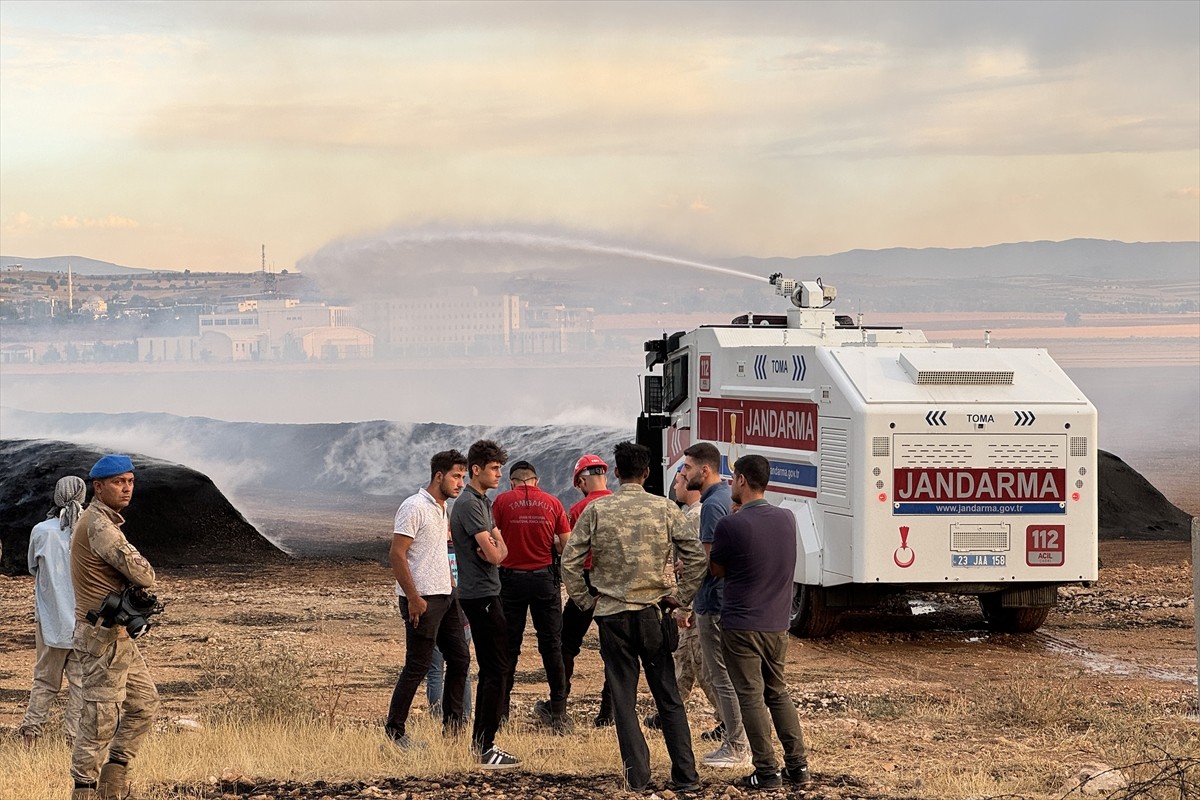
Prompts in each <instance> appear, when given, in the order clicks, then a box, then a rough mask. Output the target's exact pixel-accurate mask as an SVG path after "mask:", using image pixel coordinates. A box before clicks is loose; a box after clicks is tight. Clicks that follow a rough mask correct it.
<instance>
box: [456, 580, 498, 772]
mask: <svg viewBox="0 0 1200 800" xmlns="http://www.w3.org/2000/svg"><path fill="white" fill-rule="evenodd" d="M459 603H460V604H461V605H462V609H463V613H465V614H466V615H467V622H468V623H470V625H471V641H472V642H474V643H475V661H476V662H477V663H478V664H479V678H478V680H477V681H476V683H475V722H474V725H473V727H472V729H471V740H472V741H473V742H474V745H475V747H476V748H477V749H478V750H479V751H480V752H486V751H487V750H488V749H489V748H491V746H492V745H494V744H495V743H496V731H498V730H500V719H501V712H502V710H503V708H502V705H501V704H502V702H503V699H504V676H505V675H507V674H508V623H507V621H506V619H505V616H504V607H503V605H501V603H500V597H499V596H494V597H478V598H473V599H470V600H465V599H464V600H460V601H459ZM445 691H447V692H448V691H450V686H449V684H447V686H446V689H445Z"/></svg>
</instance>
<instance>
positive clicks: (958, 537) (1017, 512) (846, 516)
mask: <svg viewBox="0 0 1200 800" xmlns="http://www.w3.org/2000/svg"><path fill="white" fill-rule="evenodd" d="M771 284H772V285H773V286H774V287H775V291H776V294H777V295H780V296H782V297H786V298H787V299H788V300H790V301H791V304H792V307H791V308H788V309H786V311H785V312H783V313H779V312H776V313H773V314H758V313H755V314H745V315H743V316H740V317H738V318H736V319H734V320H733V321H732V322H730V323H729V324H727V325H705V326H702V327H700V328H697V329H695V330H692V331H687V332H683V331H680V332H678V333H675V334H671V335H665V334H664V336H663V337H662V338H661V339H655V340H651V341H649V342H647V343H646V347H645V350H646V372H645V374H644V376H643V383H644V392H643V404H642V405H643V408H642V413H641V415H640V416H639V418H638V423H637V438H638V441H639V442H640V443H642V444H644V445H646V446H648V447H649V448H650V449H651V452H652V453H654V454H655V457H656V458H657V459H658V460H657V461H656V462H654V463H657V464H660V465H661V469H652V470H651V476H650V480H649V481H647V483H646V488H647V490H649V491H656V492H658V493H659V494H662V493H663V492H664V487H669V486H670V485H671V480H670V478H671V476H673V475H674V473H675V471H676V470H677V469H678V467H679V465H680V464H681V463H682V461H683V451H684V449H686V448H687V447H689V446H690V445H691V444H694V443H696V442H700V441H706V442H711V443H713V444H714V445H716V447H717V449H718V450H720V451H721V453H722V456H723V459H722V472H723V474H724V475H725V477H726V479H727V480H728V479H729V477H730V472H731V468H732V464H733V462H734V461H736V460H737V459H738V458H739V457H740V456H743V455H746V454H749V453H757V454H758V455H761V456H764V457H765V458H766V459H767V460H768V461H769V462H770V464H771V483H770V485H769V486H768V488H767V499H768V500H769V501H770V502H772V503H775V504H777V505H780V506H782V507H783V508H786V509H788V510H790V511H791V512H792V514H793V515H795V518H796V551H797V562H796V574H795V595H794V598H793V603H792V623H791V631H792V633H794V634H795V635H797V636H803V637H816V636H825V635H828V634H829V633H832V632H833V630H834V629H835V628H836V627H837V624H838V619H839V617H840V615H841V613H842V612H843V611H845V610H847V609H850V608H862V607H868V606H871V605H874V604H875V603H877V602H878V601H879V600H880V599H881V598H882V597H884V596H886V595H890V594H895V593H899V592H903V591H906V590H907V591H914V590H915V591H937V592H952V593H960V594H973V595H977V596H978V597H979V602H980V606H981V607H982V610H983V615H984V617H985V618H986V620H987V622H988V623H989V625H990V626H991V627H993V628H994V629H997V630H1003V631H1012V632H1028V631H1033V630H1036V629H1037V628H1038V627H1040V626H1041V624H1042V623H1043V622H1045V620H1046V616H1047V614H1048V613H1049V610H1050V609H1051V608H1052V607H1053V606H1054V605H1055V603H1056V602H1057V597H1058V587H1059V586H1060V585H1064V584H1079V583H1087V582H1089V581H1094V580H1095V579H1096V576H1097V552H1098V548H1097V531H1098V525H1097V496H1096V492H1097V471H1096V429H1097V420H1096V408H1095V406H1093V405H1092V404H1091V403H1090V402H1089V401H1088V399H1087V398H1086V397H1085V396H1084V394H1083V392H1081V391H1080V390H1079V388H1078V387H1077V386H1075V384H1074V383H1072V382H1071V379H1070V378H1068V377H1067V375H1066V373H1064V372H1063V370H1062V368H1061V367H1059V366H1058V364H1056V363H1055V362H1054V360H1053V359H1052V358H1051V357H1050V355H1049V354H1048V353H1047V352H1046V351H1045V350H1043V349H1016V348H1013V349H1008V348H1000V347H992V346H991V345H990V342H989V341H988V340H987V339H985V337H983V336H981V337H980V345H981V346H979V347H953V346H952V345H950V344H947V343H938V342H930V341H928V340H927V339H926V338H925V335H924V333H922V332H921V331H917V330H906V329H904V328H901V327H893V326H869V325H863V324H861V321H856V320H854V319H853V318H851V317H850V316H846V315H839V314H838V313H836V311H834V309H833V308H831V307H830V306H831V304H832V303H833V301H834V300H835V299H836V298H837V292H836V290H835V289H834V288H833V287H832V286H826V285H825V284H824V283H823V282H822V281H821V280H820V279H817V280H815V281H794V280H791V279H788V278H783V277H782V276H781V275H779V274H775V275H773V276H771Z"/></svg>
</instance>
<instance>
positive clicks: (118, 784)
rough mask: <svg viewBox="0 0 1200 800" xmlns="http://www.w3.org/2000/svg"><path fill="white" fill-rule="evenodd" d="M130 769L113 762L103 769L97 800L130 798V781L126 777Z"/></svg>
mask: <svg viewBox="0 0 1200 800" xmlns="http://www.w3.org/2000/svg"><path fill="white" fill-rule="evenodd" d="M128 769H129V768H128V767H127V766H126V765H125V764H114V763H113V762H111V761H110V762H108V763H107V764H105V765H104V766H103V767H101V768H100V782H99V783H97V784H96V798H97V800H127V798H128V797H129V779H128V777H127V776H126V772H127V771H128ZM72 800H74V798H72Z"/></svg>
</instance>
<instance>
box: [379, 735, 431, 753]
mask: <svg viewBox="0 0 1200 800" xmlns="http://www.w3.org/2000/svg"><path fill="white" fill-rule="evenodd" d="M388 740H389V741H391V743H392V744H393V745H395V746H396V747H398V748H399V749H401V750H424V749H425V743H424V742H418V741H417V740H416V739H414V738H412V737H411V736H409V735H408V734H407V733H402V734H400V735H398V736H397V735H395V734H392V733H389V734H388Z"/></svg>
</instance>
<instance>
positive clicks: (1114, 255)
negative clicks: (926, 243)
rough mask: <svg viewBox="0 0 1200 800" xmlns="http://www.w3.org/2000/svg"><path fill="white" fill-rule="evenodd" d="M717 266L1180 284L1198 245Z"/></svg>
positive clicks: (1074, 245)
mask: <svg viewBox="0 0 1200 800" xmlns="http://www.w3.org/2000/svg"><path fill="white" fill-rule="evenodd" d="M721 263H722V264H725V265H728V266H731V267H734V268H736V269H742V270H746V271H748V272H753V273H755V274H759V275H762V274H767V273H770V272H782V273H783V274H784V275H786V276H789V277H795V278H812V277H816V276H818V275H823V276H824V277H826V278H829V279H830V280H836V278H837V276H838V275H869V276H876V277H909V278H965V277H974V276H979V277H989V278H994V277H1013V276H1018V275H1053V276H1059V277H1061V276H1066V275H1074V276H1079V277H1083V278H1088V279H1097V278H1102V279H1103V278H1109V279H1116V280H1131V279H1137V280H1168V281H1174V280H1182V281H1196V280H1197V279H1198V278H1200V242H1117V241H1108V240H1103V239H1069V240H1067V241H1065V242H1014V243H1011V244H996V245H990V246H988V247H968V248H962V249H956V250H949V249H946V248H941V247H926V248H922V249H919V250H914V249H912V248H907V247H893V248H889V249H886V250H849V251H847V252H845V253H835V254H833V255H827V256H800V257H799V258H753V257H749V256H743V257H740V258H732V259H726V260H724V261H722V262H721Z"/></svg>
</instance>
